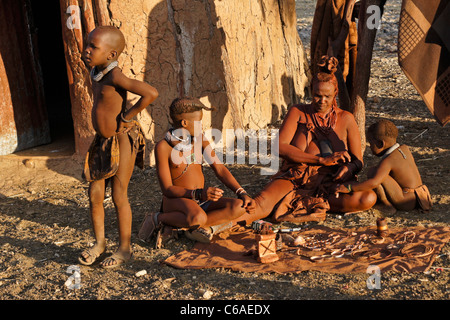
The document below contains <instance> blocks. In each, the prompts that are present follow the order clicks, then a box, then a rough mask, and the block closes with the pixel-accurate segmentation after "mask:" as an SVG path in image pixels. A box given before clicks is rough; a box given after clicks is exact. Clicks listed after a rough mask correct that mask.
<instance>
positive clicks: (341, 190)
mask: <svg viewBox="0 0 450 320" xmlns="http://www.w3.org/2000/svg"><path fill="white" fill-rule="evenodd" d="M350 192H351V189H349V188H348V187H347V186H345V185H343V184H338V185H336V189H335V190H334V193H350Z"/></svg>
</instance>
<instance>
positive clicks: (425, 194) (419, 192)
mask: <svg viewBox="0 0 450 320" xmlns="http://www.w3.org/2000/svg"><path fill="white" fill-rule="evenodd" d="M403 192H404V193H411V192H414V194H415V195H416V200H417V204H418V206H419V208H420V211H421V212H422V213H427V212H429V211H430V210H431V207H432V205H433V203H432V201H431V195H430V191H429V190H428V187H427V186H426V185H424V184H423V185H421V186H418V187H417V188H415V189H413V188H403Z"/></svg>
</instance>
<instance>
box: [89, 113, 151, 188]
mask: <svg viewBox="0 0 450 320" xmlns="http://www.w3.org/2000/svg"><path fill="white" fill-rule="evenodd" d="M119 134H127V135H128V138H129V139H130V144H131V150H132V152H133V153H134V154H136V161H135V165H137V166H138V167H140V168H141V169H143V168H144V156H145V138H144V134H143V132H142V128H141V126H140V124H139V122H137V121H134V126H133V127H130V128H128V129H126V130H125V131H124V132H122V133H116V134H115V135H114V136H112V137H110V138H103V137H102V136H100V135H99V134H96V135H95V137H94V140H93V141H92V143H91V146H90V147H89V150H88V152H87V154H86V160H85V164H84V171H83V174H82V176H83V178H84V179H86V180H87V181H88V182H92V181H96V180H102V179H107V178H110V177H112V176H114V175H115V174H116V172H117V170H118V169H119V159H120V152H119V138H118V136H119Z"/></svg>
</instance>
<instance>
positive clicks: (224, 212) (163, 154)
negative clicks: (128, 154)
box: [148, 97, 255, 243]
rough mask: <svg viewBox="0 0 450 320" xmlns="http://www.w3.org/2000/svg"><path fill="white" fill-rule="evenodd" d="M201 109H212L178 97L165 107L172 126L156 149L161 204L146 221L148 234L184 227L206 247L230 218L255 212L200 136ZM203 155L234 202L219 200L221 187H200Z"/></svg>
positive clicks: (190, 235)
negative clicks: (147, 222)
mask: <svg viewBox="0 0 450 320" xmlns="http://www.w3.org/2000/svg"><path fill="white" fill-rule="evenodd" d="M203 110H212V109H211V108H207V107H205V106H204V105H203V104H202V103H201V102H200V101H199V100H198V99H195V98H191V97H184V98H177V99H175V100H174V101H173V102H172V104H171V106H170V117H171V119H172V122H173V128H172V129H170V130H169V131H168V132H167V134H166V136H165V138H164V139H163V140H161V141H160V142H158V143H157V144H156V146H155V160H156V170H157V176H158V179H159V184H160V187H161V190H162V193H163V201H162V205H161V212H160V213H153V214H151V215H150V216H149V217H148V220H149V221H150V223H151V225H150V231H149V234H150V235H151V234H152V233H153V232H155V231H156V230H157V229H160V228H161V227H163V226H170V227H176V228H185V229H187V231H185V235H186V236H187V237H188V238H189V239H192V240H195V241H200V242H204V243H209V242H210V241H211V239H212V237H213V234H214V232H218V231H220V229H223V228H224V226H227V227H231V221H232V220H233V219H235V218H238V217H240V216H241V215H243V214H244V213H245V212H246V211H247V212H249V213H252V212H254V210H255V205H254V201H253V199H252V198H250V197H249V196H248V194H247V193H246V192H245V191H244V189H243V188H242V187H241V186H240V185H239V183H238V182H237V181H236V179H235V178H234V177H233V175H232V174H231V173H230V172H229V170H228V169H227V168H226V167H225V166H224V165H223V164H222V163H221V162H220V160H219V159H218V158H217V156H216V154H215V153H214V150H213V149H212V147H211V145H210V143H209V141H208V140H207V139H206V138H205V136H204V135H203V132H202V123H201V121H202V117H203ZM203 156H204V157H205V161H206V162H207V163H208V164H209V165H210V166H211V168H212V169H213V171H214V173H215V174H216V176H217V177H218V178H219V180H220V181H222V182H223V183H224V184H225V185H226V186H227V187H228V188H229V189H231V190H232V191H234V192H235V193H236V194H237V196H238V197H239V199H233V198H225V197H222V195H223V190H222V189H220V188H217V187H205V178H204V175H203V172H202V162H203Z"/></svg>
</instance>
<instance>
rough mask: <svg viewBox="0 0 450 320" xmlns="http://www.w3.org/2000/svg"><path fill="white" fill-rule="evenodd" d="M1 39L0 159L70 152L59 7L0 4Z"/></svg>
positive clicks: (33, 0)
mask: <svg viewBox="0 0 450 320" xmlns="http://www.w3.org/2000/svg"><path fill="white" fill-rule="evenodd" d="M0 38H1V39H2V41H1V42H0V93H1V95H0V106H1V111H2V112H1V114H0V124H1V125H0V155H8V154H11V153H26V154H30V155H33V154H37V155H47V154H46V153H47V152H48V150H52V154H49V155H55V156H56V155H59V154H60V153H58V152H56V151H55V150H62V151H63V152H64V154H65V155H67V154H73V152H74V131H73V130H74V127H73V120H72V114H71V100H70V92H69V85H68V79H67V72H66V63H65V56H64V47H63V39H62V29H61V15H60V9H59V3H58V2H53V3H52V4H48V3H46V4H45V5H44V4H43V2H42V1H39V0H2V1H1V2H0ZM55 143H57V144H58V147H57V148H54V147H53V146H52V145H54V144H55ZM38 146H46V147H42V148H43V149H41V150H44V151H42V152H40V153H39V152H37V151H36V149H40V148H41V147H39V148H36V147H38ZM30 150H32V151H31V152H30ZM41 153H43V154H41Z"/></svg>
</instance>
